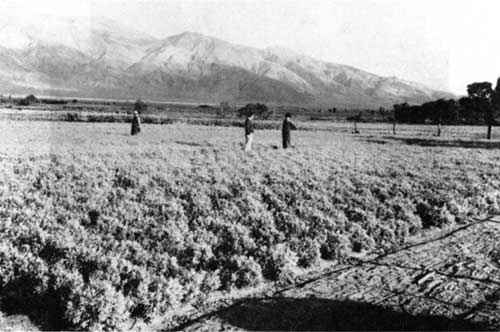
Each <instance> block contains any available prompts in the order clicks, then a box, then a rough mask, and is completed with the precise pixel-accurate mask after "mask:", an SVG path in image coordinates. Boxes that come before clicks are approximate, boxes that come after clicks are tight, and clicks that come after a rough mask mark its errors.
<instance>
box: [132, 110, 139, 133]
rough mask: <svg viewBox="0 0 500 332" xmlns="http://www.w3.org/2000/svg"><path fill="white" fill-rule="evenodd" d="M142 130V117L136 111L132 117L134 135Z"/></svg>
mask: <svg viewBox="0 0 500 332" xmlns="http://www.w3.org/2000/svg"><path fill="white" fill-rule="evenodd" d="M140 132H141V118H139V113H137V111H134V117H133V118H132V130H131V134H132V135H137V134H138V133H140Z"/></svg>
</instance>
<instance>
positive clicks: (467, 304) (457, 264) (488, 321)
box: [181, 217, 500, 331]
mask: <svg viewBox="0 0 500 332" xmlns="http://www.w3.org/2000/svg"><path fill="white" fill-rule="evenodd" d="M181 328H182V329H183V330H185V331H199V330H202V331H203V330H205V331H214V330H217V331H222V330H240V329H243V330H485V329H487V330H499V329H500V217H494V218H490V219H488V220H483V221H477V222H475V223H472V224H469V225H467V226H464V227H462V228H459V229H456V230H453V231H450V232H448V233H446V234H444V235H443V236H441V237H439V238H437V239H432V240H428V241H424V242H422V243H419V244H416V245H414V246H411V247H408V248H405V249H401V250H398V251H396V252H393V253H389V254H386V255H383V256H379V257H376V258H373V259H370V260H358V261H354V262H352V263H351V264H346V265H343V266H338V267H337V268H336V269H335V270H333V271H330V272H328V273H327V274H324V275H322V276H320V277H317V278H314V279H310V280H306V281H304V282H301V283H299V284H295V285H294V286H292V287H288V288H287V289H282V290H280V291H277V292H274V293H273V294H269V296H266V297H260V298H255V297H254V298H247V299H244V300H242V301H239V302H237V303H236V304H233V305H231V306H229V307H228V308H224V309H222V310H219V311H217V312H214V313H212V314H209V315H207V316H205V317H203V318H200V319H197V320H193V321H191V322H187V323H186V324H184V325H183V326H182V327H181Z"/></svg>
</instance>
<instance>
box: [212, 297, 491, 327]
mask: <svg viewBox="0 0 500 332" xmlns="http://www.w3.org/2000/svg"><path fill="white" fill-rule="evenodd" d="M219 317H220V318H221V319H223V320H224V321H226V322H227V323H229V324H231V325H233V326H236V327H239V328H242V329H245V330H254V331H255V330H267V331H269V330H274V331H289V330H295V331H336V330H337V331H338V330H342V331H346V330H351V331H352V330H354V331H360V330H379V331H380V330H382V331H389V330H390V331H394V330H399V331H447V330H453V331H478V330H487V329H488V328H489V327H488V326H486V325H483V324H477V323H473V322H470V321H466V320H463V319H450V318H447V317H440V316H424V315H420V316H414V315H410V314H407V313H403V312H397V311H394V310H392V309H390V308H384V307H381V306H376V305H372V304H366V303H358V302H353V301H349V300H345V301H333V300H327V299H317V298H303V299H294V298H267V299H265V298H260V299H259V298H257V299H246V300H245V301H244V302H243V303H242V304H238V305H235V306H233V307H230V308H229V309H228V310H226V311H224V312H223V313H221V314H220V315H219ZM490 329H491V327H490Z"/></svg>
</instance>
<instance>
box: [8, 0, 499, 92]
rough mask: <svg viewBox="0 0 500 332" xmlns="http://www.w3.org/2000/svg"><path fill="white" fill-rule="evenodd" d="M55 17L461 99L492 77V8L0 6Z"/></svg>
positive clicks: (289, 2) (376, 2) (76, 1)
mask: <svg viewBox="0 0 500 332" xmlns="http://www.w3.org/2000/svg"><path fill="white" fill-rule="evenodd" d="M26 8H31V9H32V10H34V11H39V12H42V13H51V14H55V15H61V16H66V17H67V16H69V17H71V16H104V17H108V18H111V19H114V20H117V21H119V22H121V23H123V24H126V25H128V26H132V27H134V28H135V29H137V30H140V31H144V32H147V33H149V34H151V35H154V36H156V37H166V36H169V35H172V34H177V33H180V32H183V31H186V30H188V31H197V32H200V33H203V34H207V35H211V36H215V37H218V38H221V39H224V40H227V41H230V42H234V43H239V44H244V45H248V46H254V47H259V48H263V47H266V46H273V45H281V46H285V47H288V48H290V49H292V50H295V51H298V52H299V53H303V54H306V55H310V56H313V57H316V58H319V59H322V60H327V61H331V62H336V63H342V64H348V65H352V66H354V67H358V68H361V69H365V70H368V71H371V72H374V73H377V74H381V75H384V76H398V77H400V78H404V79H408V80H413V81H417V82H421V83H424V84H426V85H429V86H431V87H434V88H438V89H444V90H449V91H452V92H455V93H458V94H464V93H465V88H466V85H467V84H468V83H471V82H473V81H483V80H488V81H491V82H496V79H497V77H499V76H500V18H499V17H500V14H499V13H500V1H498V0H474V1H458V0H455V1H452V0H450V1H447V0H433V1H422V0H400V1H394V0H351V1H346V0H344V1H335V0H308V1H306V0H304V1H303V0H260V1H259V0H163V1H160V0H126V1H125V0H100V1H97V0H96V1H94V0H88V1H86V0H44V1H41V0H32V1H28V0H17V1H11V0H2V4H1V5H0V11H4V10H9V11H13V10H14V11H22V10H25V9H26Z"/></svg>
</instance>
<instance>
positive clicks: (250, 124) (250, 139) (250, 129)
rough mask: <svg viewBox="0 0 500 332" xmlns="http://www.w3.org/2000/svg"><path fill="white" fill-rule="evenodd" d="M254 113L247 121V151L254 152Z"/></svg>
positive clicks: (249, 115)
mask: <svg viewBox="0 0 500 332" xmlns="http://www.w3.org/2000/svg"><path fill="white" fill-rule="evenodd" d="M252 120H253V113H250V114H248V116H247V119H246V121H245V151H250V150H252V142H253V122H252Z"/></svg>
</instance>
